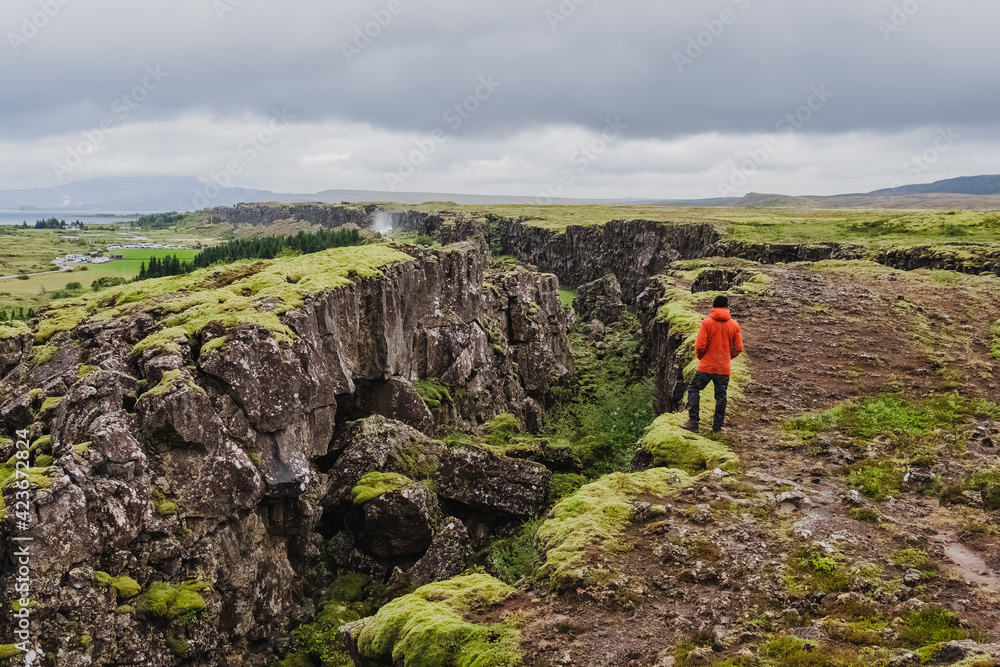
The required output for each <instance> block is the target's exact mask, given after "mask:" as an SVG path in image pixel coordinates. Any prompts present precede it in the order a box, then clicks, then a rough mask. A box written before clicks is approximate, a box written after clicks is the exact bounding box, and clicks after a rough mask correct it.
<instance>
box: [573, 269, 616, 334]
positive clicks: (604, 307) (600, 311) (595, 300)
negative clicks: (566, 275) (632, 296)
mask: <svg viewBox="0 0 1000 667" xmlns="http://www.w3.org/2000/svg"><path fill="white" fill-rule="evenodd" d="M573 310H575V311H576V314H577V317H579V318H580V319H581V320H583V321H584V322H590V321H591V320H598V321H600V322H602V323H604V324H610V323H611V322H614V321H615V320H617V319H618V318H619V317H621V315H622V313H623V312H624V311H625V304H624V303H622V288H621V285H619V284H618V279H617V278H616V277H615V274H613V273H609V274H608V275H606V276H604V277H603V278H601V279H600V280H595V281H594V282H592V283H587V284H586V285H581V286H580V287H578V288H577V289H576V296H574V297H573Z"/></svg>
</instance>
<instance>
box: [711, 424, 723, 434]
mask: <svg viewBox="0 0 1000 667" xmlns="http://www.w3.org/2000/svg"><path fill="white" fill-rule="evenodd" d="M712 433H715V434H716V435H722V427H721V426H720V427H719V428H713V429H712Z"/></svg>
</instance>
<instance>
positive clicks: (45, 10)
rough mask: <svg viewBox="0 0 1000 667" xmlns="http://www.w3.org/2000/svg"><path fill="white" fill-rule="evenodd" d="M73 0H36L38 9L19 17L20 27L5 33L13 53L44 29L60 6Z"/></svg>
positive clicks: (57, 12)
mask: <svg viewBox="0 0 1000 667" xmlns="http://www.w3.org/2000/svg"><path fill="white" fill-rule="evenodd" d="M72 1H73V0H38V7H39V11H37V12H34V13H33V14H31V15H30V16H23V17H21V29H20V30H19V31H17V32H14V31H11V32H9V33H7V39H8V40H9V41H10V46H11V48H12V49H14V53H20V52H21V49H22V48H23V47H25V46H27V45H28V43H29V42H30V41H31V40H33V39H34V38H35V37H38V34H39V33H40V32H41V31H42V30H44V29H45V27H46V26H47V25H48V24H49V23H50V22H51V21H52V19H54V18H55V17H56V16H58V15H59V12H61V11H62V8H63V7H65V6H66V5H68V4H69V3H70V2H72Z"/></svg>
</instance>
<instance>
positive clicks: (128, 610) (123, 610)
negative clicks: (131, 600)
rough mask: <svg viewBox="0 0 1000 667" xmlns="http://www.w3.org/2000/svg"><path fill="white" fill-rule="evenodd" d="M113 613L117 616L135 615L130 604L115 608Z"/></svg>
mask: <svg viewBox="0 0 1000 667" xmlns="http://www.w3.org/2000/svg"><path fill="white" fill-rule="evenodd" d="M115 613H116V614H118V615H119V616H124V615H126V614H128V615H130V616H131V615H134V614H135V607H133V606H132V605H130V604H121V605H118V606H117V607H115Z"/></svg>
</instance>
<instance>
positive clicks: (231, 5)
mask: <svg viewBox="0 0 1000 667" xmlns="http://www.w3.org/2000/svg"><path fill="white" fill-rule="evenodd" d="M242 4H243V0H212V9H214V10H215V15H216V16H218V17H219V20H220V21H225V20H226V16H227V15H229V14H232V13H233V12H235V11H236V8H237V7H239V6H241V5H242Z"/></svg>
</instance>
